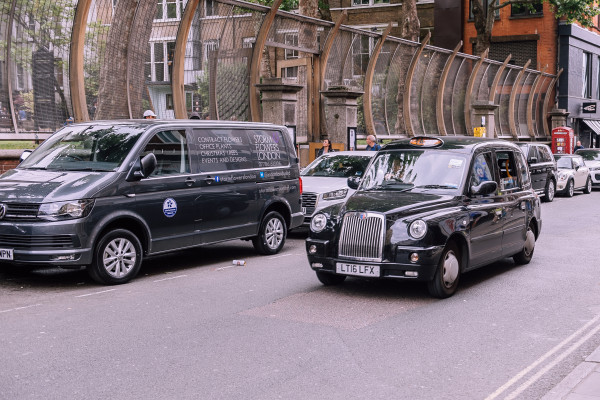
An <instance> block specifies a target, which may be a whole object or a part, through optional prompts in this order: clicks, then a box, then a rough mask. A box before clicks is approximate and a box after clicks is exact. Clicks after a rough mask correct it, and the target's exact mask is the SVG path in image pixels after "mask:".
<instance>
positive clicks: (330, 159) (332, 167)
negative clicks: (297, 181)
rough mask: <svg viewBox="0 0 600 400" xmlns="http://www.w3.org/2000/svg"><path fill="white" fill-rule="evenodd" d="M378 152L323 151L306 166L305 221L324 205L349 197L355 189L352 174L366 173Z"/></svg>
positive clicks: (303, 195)
mask: <svg viewBox="0 0 600 400" xmlns="http://www.w3.org/2000/svg"><path fill="white" fill-rule="evenodd" d="M374 155H375V152H373V151H339V152H332V153H326V154H323V155H322V156H320V157H317V158H316V159H315V160H314V161H313V162H312V163H310V164H309V165H308V166H307V167H306V168H304V169H303V170H302V172H301V173H300V176H301V177H302V211H303V212H304V225H306V226H308V225H309V224H310V219H311V218H312V216H313V214H314V213H315V212H317V211H318V210H320V209H321V208H324V207H327V206H330V205H332V204H336V203H339V202H342V201H344V200H345V199H347V198H348V197H349V196H350V195H351V194H352V193H354V189H350V188H349V187H348V178H349V177H353V176H358V177H360V176H362V174H363V172H364V171H365V168H366V167H367V165H368V164H369V161H371V158H372V157H373V156H374Z"/></svg>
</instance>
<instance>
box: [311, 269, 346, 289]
mask: <svg viewBox="0 0 600 400" xmlns="http://www.w3.org/2000/svg"><path fill="white" fill-rule="evenodd" d="M315 272H316V273H317V279H319V281H320V282H321V283H322V284H323V285H325V286H333V285H339V284H340V283H342V282H344V281H345V280H346V275H334V274H328V273H327V272H322V271H315Z"/></svg>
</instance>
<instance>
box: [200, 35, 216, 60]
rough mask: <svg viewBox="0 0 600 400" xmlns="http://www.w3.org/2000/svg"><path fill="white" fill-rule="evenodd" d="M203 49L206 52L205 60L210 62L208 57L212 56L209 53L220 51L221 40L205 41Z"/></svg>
mask: <svg viewBox="0 0 600 400" xmlns="http://www.w3.org/2000/svg"><path fill="white" fill-rule="evenodd" d="M202 47H203V50H204V55H203V60H204V61H208V57H209V55H210V54H209V53H210V52H211V51H214V50H218V49H219V40H218V39H211V40H205V41H204V42H203V43H202Z"/></svg>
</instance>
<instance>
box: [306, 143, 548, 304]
mask: <svg viewBox="0 0 600 400" xmlns="http://www.w3.org/2000/svg"><path fill="white" fill-rule="evenodd" d="M348 185H349V186H350V187H354V188H356V189H357V190H356V192H355V193H354V194H353V195H352V196H351V197H349V198H348V199H347V200H346V201H345V202H343V203H339V204H336V205H332V206H330V207H327V208H324V209H322V210H320V212H319V213H317V214H315V215H314V216H313V218H312V220H311V224H310V234H309V237H308V239H307V240H306V250H307V255H308V261H309V263H310V266H311V268H312V269H313V270H314V271H315V272H316V274H317V277H318V279H319V280H320V281H321V282H322V283H323V284H325V285H333V284H339V283H341V282H343V281H344V280H345V279H346V277H347V276H349V275H352V276H358V277H365V278H393V279H408V280H411V279H412V280H418V281H426V282H428V288H429V292H430V294H431V295H432V296H435V297H439V298H445V297H449V296H451V295H452V294H454V292H455V291H456V289H457V287H458V283H459V280H460V276H461V274H462V273H464V272H467V271H469V270H472V269H475V268H477V267H481V266H484V265H486V264H490V263H492V262H494V261H497V260H500V259H503V258H506V257H512V258H513V259H514V261H515V262H516V263H518V264H527V263H529V261H530V260H531V258H532V256H533V251H534V248H535V242H536V239H537V237H538V236H539V234H540V231H541V226H542V220H541V215H540V201H539V198H538V195H537V194H536V193H535V192H534V190H533V189H532V185H531V178H530V175H529V171H528V167H527V162H526V161H525V158H524V156H523V153H522V152H521V151H520V149H519V148H518V147H517V146H516V145H515V144H513V143H511V142H508V141H503V140H496V139H482V138H474V137H462V138H461V137H440V138H437V137H417V138H412V139H404V140H399V141H395V142H392V143H390V144H388V145H386V146H385V147H384V148H383V149H382V150H380V151H379V152H378V153H377V155H376V156H375V157H374V158H373V159H372V160H371V162H370V164H369V166H368V167H367V169H366V171H365V173H364V174H363V175H362V177H361V178H356V177H352V178H349V179H348Z"/></svg>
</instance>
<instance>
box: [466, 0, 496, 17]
mask: <svg viewBox="0 0 600 400" xmlns="http://www.w3.org/2000/svg"><path fill="white" fill-rule="evenodd" d="M492 1H494V0H488V5H489V4H490V3H491V2H492ZM499 4H500V0H496V5H499ZM487 10H488V9H487V7H486V8H484V9H483V15H485V17H486V18H487ZM494 18H496V19H498V18H500V10H495V11H494ZM469 20H470V21H472V20H473V0H469Z"/></svg>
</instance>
